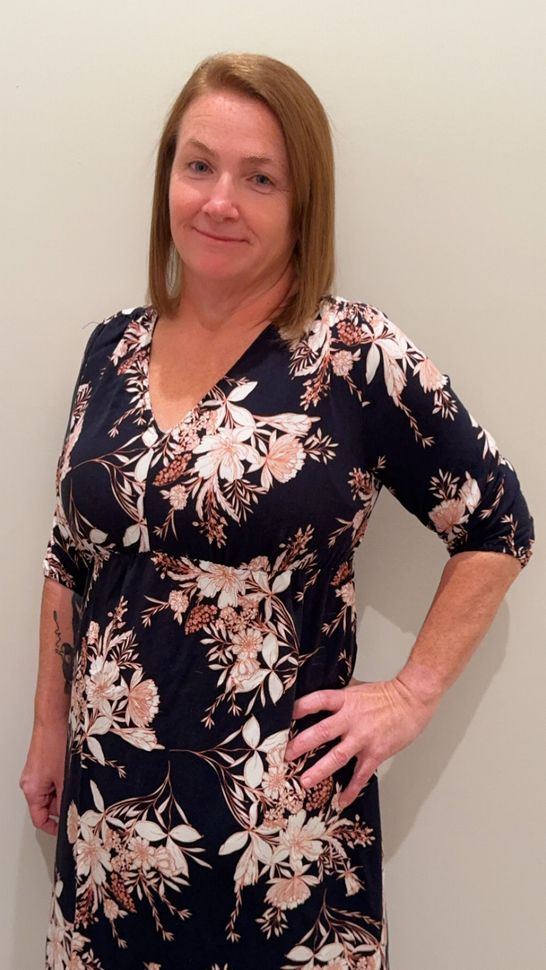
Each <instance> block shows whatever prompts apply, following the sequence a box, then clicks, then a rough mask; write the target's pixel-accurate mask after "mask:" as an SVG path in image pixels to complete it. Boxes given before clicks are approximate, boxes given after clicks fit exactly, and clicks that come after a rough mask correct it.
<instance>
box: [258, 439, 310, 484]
mask: <svg viewBox="0 0 546 970" xmlns="http://www.w3.org/2000/svg"><path fill="white" fill-rule="evenodd" d="M304 461H305V451H304V449H303V448H302V446H301V443H300V441H299V440H298V439H297V438H295V437H294V435H291V434H283V435H281V436H280V438H276V437H275V435H274V434H273V435H271V439H270V442H269V451H268V453H267V455H266V456H265V458H264V459H263V469H262V481H261V484H262V487H264V488H266V487H268V486H269V485H271V481H272V478H275V479H276V480H277V481H278V482H288V481H289V480H290V479H291V478H294V477H295V476H296V475H297V473H298V472H299V470H300V468H302V467H303V463H304ZM261 462H262V459H260V463H261ZM268 473H269V474H268Z"/></svg>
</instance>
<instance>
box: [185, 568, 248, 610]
mask: <svg viewBox="0 0 546 970" xmlns="http://www.w3.org/2000/svg"><path fill="white" fill-rule="evenodd" d="M201 566H202V568H203V572H202V573H201V575H200V576H199V577H198V578H197V585H198V587H199V589H200V590H201V592H202V593H203V594H204V595H205V596H209V597H210V598H211V599H212V598H213V597H214V596H216V595H217V594H218V593H220V595H219V597H218V606H219V607H220V609H221V608H222V607H223V606H237V602H238V599H239V596H241V595H242V594H243V593H244V591H245V577H244V576H243V575H241V572H240V571H239V570H237V569H235V568H234V567H233V566H224V565H222V564H221V563H214V562H202V563H201Z"/></svg>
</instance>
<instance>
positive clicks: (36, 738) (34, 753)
mask: <svg viewBox="0 0 546 970" xmlns="http://www.w3.org/2000/svg"><path fill="white" fill-rule="evenodd" d="M66 737H67V724H66V721H63V720H60V721H58V722H55V723H54V724H52V725H49V724H48V725H47V726H35V727H34V730H33V732H32V738H31V741H30V747H29V750H28V754H27V760H26V762H25V766H24V768H23V771H22V773H21V778H20V780H19V787H20V788H21V789H22V790H23V792H24V795H25V798H26V800H27V804H28V809H29V812H30V817H31V819H32V823H33V825H35V826H36V828H37V829H41V830H42V832H47V833H48V834H49V835H57V832H58V828H59V826H58V822H57V819H58V817H59V812H60V808H61V798H62V793H63V780H64V764H65V754H66Z"/></svg>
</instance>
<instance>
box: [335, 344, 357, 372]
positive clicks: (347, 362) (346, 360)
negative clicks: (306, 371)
mask: <svg viewBox="0 0 546 970" xmlns="http://www.w3.org/2000/svg"><path fill="white" fill-rule="evenodd" d="M353 364H354V358H353V355H352V354H351V352H350V351H349V350H339V351H338V352H337V354H332V370H333V372H334V374H336V375H337V376H338V377H347V375H348V374H349V373H350V372H351V369H352V366H353Z"/></svg>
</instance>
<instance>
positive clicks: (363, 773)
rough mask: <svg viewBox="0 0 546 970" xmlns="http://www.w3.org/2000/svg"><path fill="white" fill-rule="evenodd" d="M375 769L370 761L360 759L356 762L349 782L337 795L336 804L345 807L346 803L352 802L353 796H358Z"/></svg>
mask: <svg viewBox="0 0 546 970" xmlns="http://www.w3.org/2000/svg"><path fill="white" fill-rule="evenodd" d="M376 770H377V769H376V768H375V767H374V765H373V764H372V762H370V761H365V760H362V761H360V762H359V763H357V765H356V768H355V770H354V772H353V776H352V778H351V780H350V782H349V784H348V785H347V787H346V788H344V790H343V791H342V792H341V793H340V795H339V798H338V805H339V807H340V808H347V806H348V805H351V804H352V802H354V800H355V798H358V796H359V795H360V792H361V791H362V789H363V788H365V787H366V785H367V784H368V782H369V780H370V778H371V777H372V776H373V775H374V774H375V772H376Z"/></svg>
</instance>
